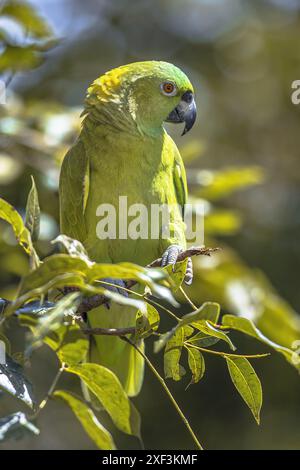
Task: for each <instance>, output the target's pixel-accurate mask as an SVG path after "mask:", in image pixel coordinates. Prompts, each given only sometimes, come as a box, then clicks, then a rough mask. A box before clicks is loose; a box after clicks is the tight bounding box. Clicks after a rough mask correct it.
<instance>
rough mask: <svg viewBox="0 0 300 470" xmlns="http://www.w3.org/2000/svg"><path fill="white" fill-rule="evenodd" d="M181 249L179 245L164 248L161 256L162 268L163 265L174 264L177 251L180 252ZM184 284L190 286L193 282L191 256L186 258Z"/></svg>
mask: <svg viewBox="0 0 300 470" xmlns="http://www.w3.org/2000/svg"><path fill="white" fill-rule="evenodd" d="M182 251H183V249H182V248H181V246H179V245H171V246H169V248H167V249H166V251H165V252H164V254H163V255H162V258H161V267H162V268H164V267H165V266H169V265H171V266H175V264H176V262H177V258H178V255H179V253H181V252H182ZM184 282H185V284H187V285H188V286H190V285H191V284H192V282H193V262H192V258H188V262H187V267H186V273H185V278H184Z"/></svg>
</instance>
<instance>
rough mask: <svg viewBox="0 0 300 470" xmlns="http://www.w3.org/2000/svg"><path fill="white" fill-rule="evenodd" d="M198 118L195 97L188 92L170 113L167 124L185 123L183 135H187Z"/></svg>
mask: <svg viewBox="0 0 300 470" xmlns="http://www.w3.org/2000/svg"><path fill="white" fill-rule="evenodd" d="M196 117H197V108H196V103H195V100H194V95H193V93H192V92H191V91H186V92H185V93H184V94H183V95H182V97H181V101H180V103H179V105H178V106H176V108H175V109H173V111H171V112H170V114H169V116H168V117H167V119H166V122H173V123H180V122H185V126H184V129H183V132H182V134H181V135H184V134H186V133H187V132H188V131H189V130H190V129H192V127H193V125H194V123H195V121H196Z"/></svg>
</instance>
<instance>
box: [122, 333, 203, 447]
mask: <svg viewBox="0 0 300 470" xmlns="http://www.w3.org/2000/svg"><path fill="white" fill-rule="evenodd" d="M122 339H124V341H126V342H127V343H129V344H131V346H132V347H134V349H135V350H136V351H137V352H138V353H139V354H140V355H141V356H142V357H143V358H144V360H145V362H146V364H147V366H148V367H149V368H150V370H151V372H152V373H153V374H154V375H155V377H156V378H157V380H158V381H159V382H160V384H161V385H162V387H163V389H164V391H165V392H166V394H167V396H168V398H169V400H170V401H171V403H172V405H173V406H174V408H175V409H176V411H177V413H178V415H179V416H180V418H181V420H182V421H183V423H184V425H185V426H186V428H187V430H188V432H189V433H190V435H191V437H192V439H193V441H194V443H195V444H196V446H197V448H198V449H200V450H203V447H202V445H201V444H200V442H199V440H198V438H197V436H196V434H195V433H194V431H193V429H192V428H191V425H190V423H189V422H188V420H187V418H186V417H185V415H184V413H183V411H182V410H181V408H180V406H179V405H178V403H177V401H176V400H175V398H174V397H173V395H172V393H171V392H170V390H169V388H168V386H167V384H166V382H165V381H164V379H163V378H162V376H161V375H160V374H159V372H158V371H157V370H156V368H155V367H154V365H153V364H152V362H151V361H150V359H148V357H147V356H146V355H145V354H144V353H143V351H141V350H140V349H139V348H138V347H137V345H136V344H134V343H133V342H132V341H131V340H130V339H128V338H126V337H123V338H122Z"/></svg>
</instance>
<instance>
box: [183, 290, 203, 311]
mask: <svg viewBox="0 0 300 470" xmlns="http://www.w3.org/2000/svg"><path fill="white" fill-rule="evenodd" d="M179 290H180V292H181V293H182V295H183V297H184V298H185V300H187V301H188V303H189V304H190V306H191V307H192V309H193V310H198V307H196V305H195V304H194V303H193V302H192V301H191V299H190V298H189V296H188V295H187V293H186V292H185V290H184V289H183V287H182V286H180V287H179Z"/></svg>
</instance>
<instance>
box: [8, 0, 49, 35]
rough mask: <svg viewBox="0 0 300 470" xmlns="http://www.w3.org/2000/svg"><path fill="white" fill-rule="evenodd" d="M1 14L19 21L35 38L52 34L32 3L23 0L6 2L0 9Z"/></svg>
mask: <svg viewBox="0 0 300 470" xmlns="http://www.w3.org/2000/svg"><path fill="white" fill-rule="evenodd" d="M1 15H5V16H10V17H11V18H13V19H14V20H16V21H17V22H18V23H20V24H21V25H22V26H23V27H24V30H25V31H28V32H29V33H30V34H31V35H33V36H35V37H37V38H44V37H46V36H50V35H51V34H52V31H51V29H50V26H49V25H48V23H47V22H46V21H45V20H44V19H43V18H41V16H39V15H38V13H37V12H36V9H35V8H34V7H33V6H32V5H30V4H29V3H27V2H25V1H24V0H22V1H17V0H14V1H10V2H7V3H6V4H5V5H4V7H3V8H2V10H1Z"/></svg>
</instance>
